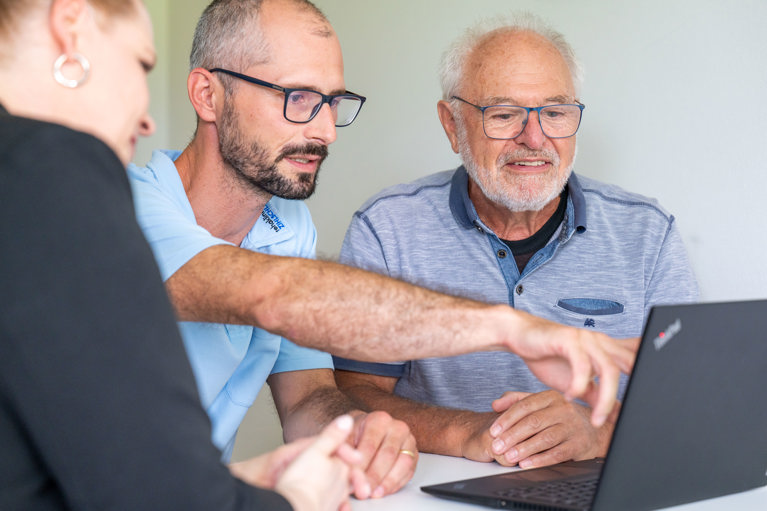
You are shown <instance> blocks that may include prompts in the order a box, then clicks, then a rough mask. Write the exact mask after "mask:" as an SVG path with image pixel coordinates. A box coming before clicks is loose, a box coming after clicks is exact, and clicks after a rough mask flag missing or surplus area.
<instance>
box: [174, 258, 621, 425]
mask: <svg viewBox="0 0 767 511" xmlns="http://www.w3.org/2000/svg"><path fill="white" fill-rule="evenodd" d="M167 288H168V291H169V294H170V296H171V300H172V302H173V304H174V307H175V308H176V312H177V314H178V316H179V318H180V319H181V320H188V321H211V322H222V323H236V324H248V325H255V326H259V327H261V328H263V329H265V330H268V331H270V332H273V333H276V334H279V335H282V336H283V337H286V338H288V339H291V340H292V341H294V342H296V343H298V344H301V345H303V346H309V347H312V348H317V349H321V350H324V351H328V352H331V353H333V354H336V355H339V356H342V357H347V358H353V359H358V360H368V361H370V360H375V361H387V360H388V361H392V360H396V359H403V358H407V359H410V358H424V357H428V356H438V355H439V356H450V355H458V354H462V353H468V352H472V351H482V350H500V349H504V350H509V351H512V352H514V353H516V354H518V355H519V356H521V357H522V358H523V359H524V360H525V362H527V363H528V365H529V366H530V368H531V370H532V371H533V373H534V374H535V375H536V376H537V377H538V378H539V379H540V380H541V381H543V382H544V383H546V384H547V385H549V386H550V387H552V388H555V389H557V390H561V391H563V392H565V393H566V395H567V396H568V398H574V397H578V396H583V398H584V399H586V400H587V401H588V402H589V403H590V404H592V405H594V413H593V415H592V421H593V422H594V423H595V424H596V425H601V423H603V422H604V420H605V418H606V417H607V415H608V413H609V412H610V410H611V409H612V407H613V404H614V403H615V395H616V392H617V387H618V376H619V374H620V371H624V372H628V371H630V369H631V365H632V363H633V351H632V350H631V348H630V347H628V346H625V345H622V344H619V343H616V342H615V341H613V340H611V339H610V338H608V337H607V336H605V335H603V334H599V333H596V332H590V331H585V330H578V329H574V328H570V327H565V326H561V325H557V324H554V323H552V322H549V321H546V320H543V319H540V318H536V317H534V316H531V315H529V314H526V313H523V312H519V311H516V310H514V309H512V308H510V307H508V306H505V305H486V304H482V303H479V302H475V301H471V300H466V299H461V298H455V297H451V296H448V295H444V294H440V293H436V292H434V291H429V290H427V289H423V288H419V287H416V286H413V285H410V284H406V283H404V282H401V281H397V280H394V279H390V278H387V277H383V276H381V275H377V274H374V273H370V272H366V271H363V270H359V269H356V268H352V267H348V266H344V265H340V264H336V263H330V262H323V261H313V260H307V259H301V258H291V257H279V256H270V255H265V254H259V253H256V252H251V251H248V250H244V249H240V248H236V247H231V246H214V247H210V248H208V249H206V250H203V251H202V252H200V253H199V254H198V255H197V256H195V257H194V258H192V259H191V260H190V261H188V262H187V263H186V264H185V265H184V266H182V267H181V268H180V269H179V270H178V271H177V272H176V273H174V274H173V275H172V276H171V277H170V278H169V279H168V280H167ZM595 376H599V381H600V386H599V388H598V389H597V387H596V386H595V385H594V383H593V381H592V378H594V377H595Z"/></svg>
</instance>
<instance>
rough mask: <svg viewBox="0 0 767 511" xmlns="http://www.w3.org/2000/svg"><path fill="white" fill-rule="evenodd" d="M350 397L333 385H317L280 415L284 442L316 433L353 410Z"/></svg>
mask: <svg viewBox="0 0 767 511" xmlns="http://www.w3.org/2000/svg"><path fill="white" fill-rule="evenodd" d="M354 409H355V405H354V403H353V402H352V400H351V399H349V398H348V397H347V396H346V395H344V394H343V393H342V392H341V391H339V390H338V389H337V388H335V387H319V388H317V389H315V390H314V391H313V392H311V393H310V394H308V395H307V396H306V397H305V398H303V399H302V400H301V401H300V402H298V403H296V405H294V406H293V407H292V408H291V410H289V411H287V412H286V413H285V415H284V417H282V420H281V422H282V436H283V439H284V440H285V442H292V441H294V440H297V439H299V438H304V437H307V436H313V435H316V434H318V433H319V432H320V431H321V430H322V428H323V427H325V426H326V425H327V424H329V423H330V422H331V421H332V420H333V419H335V418H336V417H338V416H339V415H343V414H345V413H350V412H353V411H354Z"/></svg>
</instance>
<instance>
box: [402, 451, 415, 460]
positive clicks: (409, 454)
mask: <svg viewBox="0 0 767 511" xmlns="http://www.w3.org/2000/svg"><path fill="white" fill-rule="evenodd" d="M399 453H400V454H404V455H405V456H410V457H411V458H413V459H415V453H414V452H413V451H408V450H407V449H400V451H399Z"/></svg>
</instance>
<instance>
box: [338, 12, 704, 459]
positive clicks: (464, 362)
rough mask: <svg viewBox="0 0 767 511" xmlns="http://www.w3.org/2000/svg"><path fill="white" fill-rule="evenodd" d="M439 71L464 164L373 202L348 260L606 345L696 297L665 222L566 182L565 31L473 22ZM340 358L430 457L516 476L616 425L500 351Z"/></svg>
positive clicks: (570, 68)
mask: <svg viewBox="0 0 767 511" xmlns="http://www.w3.org/2000/svg"><path fill="white" fill-rule="evenodd" d="M441 71H442V87H443V100H442V101H440V102H439V104H438V112H439V115H440V120H441V121H442V124H443V127H444V129H445V132H446V134H447V136H448V138H449V140H450V143H451V145H452V148H453V150H454V151H455V152H456V153H459V154H460V155H461V158H462V160H463V162H464V165H463V166H461V167H459V168H458V169H457V170H451V171H447V172H440V173H437V174H433V175H430V176H427V177H425V178H422V179H419V180H417V181H415V182H413V183H410V184H405V185H399V186H394V187H391V188H389V189H386V190H384V191H383V192H381V193H379V194H377V195H375V196H374V197H372V198H371V199H369V200H368V201H367V202H366V203H365V204H364V205H363V206H362V207H361V208H360V210H359V211H357V212H356V213H355V215H354V218H353V219H352V222H351V225H350V226H349V229H348V231H347V234H346V238H345V240H344V245H343V248H342V251H341V261H342V262H345V263H347V264H351V265H354V266H357V267H360V268H364V269H367V270H372V271H377V272H380V273H383V274H385V275H388V276H392V277H396V278H400V279H403V280H405V281H407V282H412V283H416V284H419V285H423V286H426V287H430V288H432V289H435V290H438V291H442V292H446V293H452V294H455V295H457V296H462V297H467V298H472V299H476V300H482V301H486V302H490V303H503V304H509V305H511V306H513V307H515V308H516V309H518V310H524V311H527V312H530V313H532V314H535V315H538V316H541V317H544V318H547V319H550V320H554V321H557V322H560V323H563V324H566V325H571V326H574V327H579V328H582V329H586V330H598V331H601V332H605V333H607V334H609V335H611V336H614V337H631V336H637V335H639V334H640V333H641V330H642V327H643V324H644V320H645V318H646V315H647V312H648V310H649V308H650V306H652V305H654V304H660V303H679V302H690V301H694V300H695V299H696V298H697V285H696V282H695V279H694V276H693V273H692V271H691V269H690V265H689V262H688V259H687V255H686V252H685V249H684V247H683V244H682V240H681V237H680V235H679V231H678V229H677V226H676V222H675V221H674V217H673V216H671V215H669V214H668V213H667V212H666V211H665V210H664V209H662V208H661V207H660V206H659V205H658V203H657V202H656V201H654V200H652V199H648V198H646V197H642V196H640V195H637V194H633V193H629V192H626V191H624V190H621V189H620V188H618V187H615V186H610V185H606V184H603V183H599V182H597V181H595V180H592V179H588V178H586V177H583V176H581V175H578V176H576V175H575V174H573V173H572V167H573V162H574V159H575V152H576V151H575V133H576V131H577V130H578V127H579V124H580V120H581V114H582V111H583V105H582V104H581V103H580V102H579V95H578V85H579V71H578V65H577V63H576V61H575V58H574V56H573V53H572V49H571V48H570V47H569V45H567V43H566V42H565V41H564V39H563V38H562V36H561V35H559V34H557V33H556V32H553V31H552V30H551V29H549V28H547V27H545V26H543V25H542V24H540V22H539V21H537V20H536V19H534V18H531V17H522V18H520V19H519V20H515V21H513V22H511V23H508V24H506V25H497V24H494V25H491V26H483V27H479V28H477V29H475V30H473V31H469V32H467V34H466V35H465V36H464V37H463V38H461V39H459V40H458V41H457V42H456V43H455V44H454V45H453V46H452V47H451V48H450V49H449V50H448V52H447V53H446V54H445V56H444V60H443V64H442V70H441ZM335 364H336V380H337V382H338V383H339V387H341V388H342V389H343V390H345V391H346V392H348V393H349V394H350V395H353V397H354V398H355V399H357V400H359V401H361V402H363V403H365V404H366V405H368V406H371V407H374V408H376V409H382V410H387V411H389V412H390V413H391V414H392V415H393V416H394V417H398V418H400V419H403V420H404V421H406V422H407V423H408V424H409V425H410V427H411V430H412V431H413V432H414V434H415V436H416V439H417V441H418V446H419V448H420V449H421V450H422V451H424V452H435V453H439V454H448V455H454V456H464V457H467V458H471V459H475V460H482V461H491V460H493V459H495V460H497V461H498V462H500V463H502V464H506V465H514V464H517V463H518V464H519V465H520V466H522V467H524V468H527V467H531V466H540V465H547V464H552V463H557V462H560V461H565V460H568V459H587V458H592V457H595V456H604V455H605V454H606V450H607V447H608V445H609V441H610V438H611V435H612V428H613V426H614V420H615V418H616V415H615V414H613V416H612V417H611V420H610V421H608V423H607V424H605V425H604V426H602V427H599V428H595V427H594V426H592V425H591V424H589V422H588V420H587V417H588V415H589V411H588V408H587V407H585V406H582V405H581V404H574V403H569V402H567V401H566V400H565V399H563V397H562V395H561V394H560V393H558V392H555V391H552V390H549V388H548V387H547V386H546V385H544V384H543V383H542V382H541V381H539V380H538V379H537V378H535V376H534V375H532V374H531V373H530V371H529V370H528V368H527V366H525V364H524V363H522V362H521V361H520V359H519V358H518V357H516V356H515V355H513V354H510V353H498V352H486V353H472V354H468V355H462V356H459V357H452V358H430V359H426V360H410V361H404V362H402V363H398V364H397V363H395V364H392V363H389V364H375V363H362V362H357V361H354V360H348V359H342V358H336V359H335ZM623 383H624V386H625V379H624V382H623ZM507 391H509V392H508V393H507V394H504V393H506V392H507Z"/></svg>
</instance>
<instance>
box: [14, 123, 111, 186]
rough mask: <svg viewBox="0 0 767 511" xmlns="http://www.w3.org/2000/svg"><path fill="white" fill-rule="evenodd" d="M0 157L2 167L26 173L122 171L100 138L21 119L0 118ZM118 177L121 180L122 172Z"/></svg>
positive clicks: (59, 126)
mask: <svg viewBox="0 0 767 511" xmlns="http://www.w3.org/2000/svg"><path fill="white" fill-rule="evenodd" d="M0 154H1V155H2V159H3V167H4V168H6V169H13V168H16V167H21V168H22V169H23V171H24V172H25V173H27V174H28V173H30V172H34V171H35V170H37V169H41V168H45V169H48V168H50V167H55V168H57V169H61V170H62V171H65V172H67V173H77V172H79V171H81V170H83V169H87V170H88V171H89V172H94V171H95V172H99V171H100V172H101V173H105V172H107V173H108V172H109V171H112V170H114V169H115V168H119V169H122V168H123V166H122V163H121V162H120V160H119V159H118V158H117V155H116V154H115V153H114V152H113V151H112V150H111V149H110V148H109V147H108V146H107V145H106V144H105V143H104V142H102V141H101V140H100V139H98V138H96V137H94V136H92V135H89V134H87V133H83V132H80V131H75V130H73V129H70V128H67V127H65V126H61V125H58V124H53V123H49V122H44V121H37V120H34V119H27V118H23V117H14V116H4V117H1V118H0ZM119 174H120V177H122V178H123V179H124V176H123V174H124V173H123V172H120V173H119Z"/></svg>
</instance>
